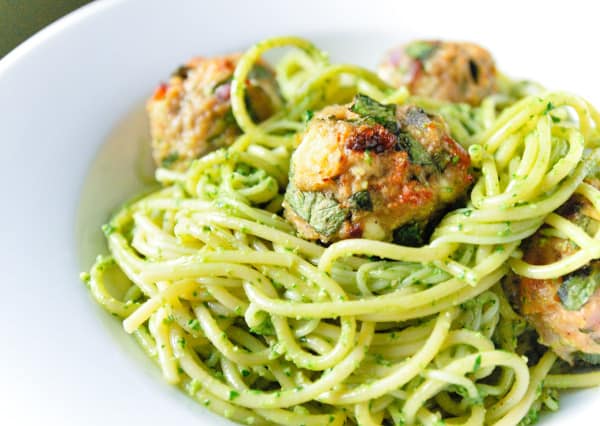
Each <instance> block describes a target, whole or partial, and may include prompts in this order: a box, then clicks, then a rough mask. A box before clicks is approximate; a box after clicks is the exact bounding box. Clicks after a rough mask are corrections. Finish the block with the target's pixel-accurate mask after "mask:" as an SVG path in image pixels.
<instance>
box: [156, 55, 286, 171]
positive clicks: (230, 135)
mask: <svg viewBox="0 0 600 426" xmlns="http://www.w3.org/2000/svg"><path fill="white" fill-rule="evenodd" d="M240 57H241V55H240V54H237V53H236V54H231V55H227V56H219V57H214V58H193V59H191V60H190V61H189V62H187V63H186V64H185V65H183V66H181V67H179V68H178V69H177V70H176V71H175V72H174V73H173V74H172V76H171V78H170V80H169V82H168V83H166V84H165V83H163V84H160V85H159V86H158V87H157V89H156V90H155V92H154V94H153V96H152V97H151V98H150V99H149V100H148V102H147V105H146V106H147V111H148V116H149V119H150V132H151V136H152V155H153V157H154V161H155V162H156V164H157V166H160V167H167V168H171V169H176V170H185V169H186V168H187V167H188V166H189V164H190V162H191V161H192V160H193V159H195V158H198V157H200V156H202V155H204V154H206V153H208V152H210V151H214V150H216V149H218V148H222V147H224V146H228V145H231V143H233V141H234V140H235V138H236V137H237V136H238V135H239V134H240V129H239V127H238V125H237V123H236V121H235V119H234V117H233V114H232V111H231V103H230V92H231V79H232V76H233V72H234V70H235V67H236V65H237V62H238V60H239V58H240ZM246 84H247V92H246V93H247V96H246V101H247V104H248V109H249V111H250V113H251V115H252V116H253V118H254V119H255V120H257V121H262V120H265V119H266V118H268V117H269V116H271V115H272V114H273V113H274V112H275V111H276V109H277V108H278V107H279V106H280V95H279V90H278V87H277V83H276V82H275V77H274V73H273V71H272V70H271V69H270V68H269V67H268V66H267V65H266V64H265V63H263V62H259V63H258V64H256V65H255V67H254V69H253V70H252V72H251V73H250V75H249V76H248V81H247V82H246Z"/></svg>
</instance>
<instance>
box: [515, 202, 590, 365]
mask: <svg viewBox="0 0 600 426" xmlns="http://www.w3.org/2000/svg"><path fill="white" fill-rule="evenodd" d="M557 213H558V214H560V215H561V216H563V217H565V218H567V219H569V220H570V221H572V222H574V223H576V224H578V225H579V226H581V227H582V228H583V229H585V230H586V231H588V232H590V233H595V232H596V231H597V229H598V223H599V222H598V221H599V220H600V217H597V213H596V211H595V209H593V207H592V206H591V204H590V202H589V201H588V200H587V199H585V198H583V197H582V196H580V195H579V194H575V195H573V196H572V197H571V198H570V199H569V200H568V201H567V202H566V203H565V204H564V205H563V206H562V207H561V208H560V209H558V210H557ZM524 244H525V245H524V260H525V261H526V262H529V263H532V264H534V265H545V264H549V263H552V262H556V261H558V260H560V259H561V258H563V257H565V256H568V255H571V254H573V253H574V252H575V251H576V250H577V247H576V246H575V245H574V244H573V243H572V242H571V241H569V240H565V239H562V238H557V237H548V236H545V235H544V228H542V229H541V230H540V231H538V232H537V233H536V234H534V235H533V236H532V237H531V238H529V239H528V240H527V241H526V242H525V243H524ZM507 287H508V288H507V290H508V291H509V293H510V295H511V296H512V297H511V298H512V300H513V302H514V303H515V305H516V306H517V308H518V310H519V311H520V312H521V314H522V315H524V316H525V317H526V318H527V320H528V321H529V322H530V323H531V324H532V325H533V327H535V329H536V330H537V332H538V334H539V336H540V341H541V343H543V344H545V345H547V346H550V347H551V348H552V349H553V350H554V352H556V354H557V355H558V356H560V357H561V358H563V359H565V360H566V361H569V362H572V361H573V360H574V359H577V358H579V359H583V360H587V361H590V360H595V361H594V362H598V361H600V260H594V261H592V262H591V263H590V264H589V265H586V266H584V267H582V268H580V269H578V270H576V271H574V272H572V273H570V274H568V275H565V276H563V277H560V278H556V279H546V280H536V279H531V278H525V277H519V276H516V275H513V276H512V279H511V280H510V281H509V283H508V285H507Z"/></svg>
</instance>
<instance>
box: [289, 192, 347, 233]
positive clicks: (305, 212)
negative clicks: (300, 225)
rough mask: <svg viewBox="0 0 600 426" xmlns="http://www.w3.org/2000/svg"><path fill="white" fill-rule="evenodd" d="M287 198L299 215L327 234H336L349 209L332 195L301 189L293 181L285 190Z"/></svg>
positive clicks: (317, 229) (318, 230)
mask: <svg viewBox="0 0 600 426" xmlns="http://www.w3.org/2000/svg"><path fill="white" fill-rule="evenodd" d="M285 200H286V202H287V203H288V204H289V206H290V207H291V208H292V210H294V212H295V213H296V214H297V215H298V216H300V217H301V218H302V219H304V220H305V221H306V222H308V224H309V225H310V226H312V227H313V228H314V229H315V231H317V232H318V233H320V234H323V235H325V236H330V235H333V234H335V233H336V232H337V230H338V229H339V228H340V227H341V226H342V223H343V222H344V220H346V216H347V211H346V210H345V209H343V208H342V207H340V205H339V203H338V202H337V201H336V200H335V199H334V198H333V197H332V196H329V195H326V194H322V193H320V192H308V191H306V192H305V191H300V190H299V189H298V188H296V186H295V185H294V184H293V183H292V182H290V184H289V185H288V188H287V191H286V192H285Z"/></svg>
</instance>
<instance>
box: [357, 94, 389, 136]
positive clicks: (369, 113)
mask: <svg viewBox="0 0 600 426" xmlns="http://www.w3.org/2000/svg"><path fill="white" fill-rule="evenodd" d="M350 111H352V112H354V113H356V114H358V115H360V116H361V117H364V118H368V119H371V120H373V121H374V122H376V123H377V124H381V125H382V126H383V127H385V128H386V129H388V130H389V131H391V132H394V133H395V132H396V131H397V129H398V120H397V119H396V105H393V104H392V105H384V104H380V103H379V102H377V101H376V100H374V99H371V98H370V97H368V96H366V95H362V94H360V93H359V94H358V95H356V96H355V97H354V102H353V103H352V106H351V107H350Z"/></svg>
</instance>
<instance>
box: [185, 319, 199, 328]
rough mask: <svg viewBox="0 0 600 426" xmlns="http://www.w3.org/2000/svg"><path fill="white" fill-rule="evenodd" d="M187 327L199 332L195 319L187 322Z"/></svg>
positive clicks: (197, 322)
mask: <svg viewBox="0 0 600 426" xmlns="http://www.w3.org/2000/svg"><path fill="white" fill-rule="evenodd" d="M188 326H189V327H190V328H191V329H192V330H194V331H200V322H199V321H198V320H197V319H196V318H194V319H191V320H189V321H188Z"/></svg>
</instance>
